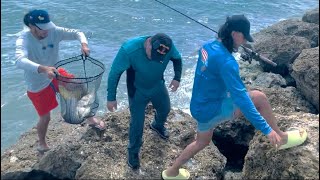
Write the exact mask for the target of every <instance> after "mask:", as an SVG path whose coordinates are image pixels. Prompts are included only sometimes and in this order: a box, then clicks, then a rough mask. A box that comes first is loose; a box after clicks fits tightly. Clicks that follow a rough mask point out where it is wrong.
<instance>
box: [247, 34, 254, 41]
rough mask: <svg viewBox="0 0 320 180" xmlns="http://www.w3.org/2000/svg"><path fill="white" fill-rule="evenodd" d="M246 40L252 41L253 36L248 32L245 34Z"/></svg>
mask: <svg viewBox="0 0 320 180" xmlns="http://www.w3.org/2000/svg"><path fill="white" fill-rule="evenodd" d="M245 38H246V40H247V41H249V42H253V38H252V36H251V35H250V34H248V35H247V36H245Z"/></svg>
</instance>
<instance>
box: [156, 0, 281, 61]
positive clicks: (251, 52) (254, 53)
mask: <svg viewBox="0 0 320 180" xmlns="http://www.w3.org/2000/svg"><path fill="white" fill-rule="evenodd" d="M155 1H156V2H158V3H160V4H162V5H164V6H166V7H168V8H169V9H171V10H173V11H175V12H177V13H179V14H181V15H183V16H185V17H187V18H189V19H191V20H192V21H194V22H196V23H198V24H200V25H201V26H203V27H205V28H207V29H209V30H211V31H213V32H215V33H218V32H217V31H215V30H214V29H212V28H210V27H208V26H206V25H204V24H202V23H201V22H199V21H197V20H195V19H193V18H192V17H190V16H188V15H186V14H184V13H182V12H180V11H178V10H176V9H174V8H172V7H171V6H169V5H167V4H165V3H163V2H161V1H159V0H155ZM241 47H242V48H243V49H244V50H245V51H246V52H247V53H249V54H250V55H251V56H253V57H255V58H259V59H261V60H263V61H265V62H266V63H269V64H271V65H272V66H277V64H276V63H275V62H273V61H271V60H270V59H268V58H266V57H264V56H262V55H260V54H259V53H256V52H254V51H253V50H252V49H250V48H247V47H245V46H243V45H241Z"/></svg>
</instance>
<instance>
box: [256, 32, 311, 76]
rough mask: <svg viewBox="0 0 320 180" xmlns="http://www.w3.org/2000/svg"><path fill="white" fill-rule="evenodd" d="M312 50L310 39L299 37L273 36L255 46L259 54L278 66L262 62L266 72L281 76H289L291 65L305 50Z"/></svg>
mask: <svg viewBox="0 0 320 180" xmlns="http://www.w3.org/2000/svg"><path fill="white" fill-rule="evenodd" d="M307 48H310V42H309V40H308V39H306V38H303V37H299V36H291V35H290V36H278V35H273V36H272V37H270V38H268V39H266V40H265V41H260V42H257V43H256V44H255V49H256V51H257V53H260V54H261V55H263V56H265V57H266V58H268V59H270V60H272V61H273V62H275V63H277V66H276V67H274V66H271V65H270V64H266V63H264V62H262V61H261V62H260V63H261V66H262V68H263V70H264V71H267V72H273V73H276V74H281V75H283V76H285V75H288V74H289V70H288V68H289V65H290V64H292V63H293V61H294V60H295V59H296V57H298V55H299V54H300V53H301V51H302V50H303V49H307Z"/></svg>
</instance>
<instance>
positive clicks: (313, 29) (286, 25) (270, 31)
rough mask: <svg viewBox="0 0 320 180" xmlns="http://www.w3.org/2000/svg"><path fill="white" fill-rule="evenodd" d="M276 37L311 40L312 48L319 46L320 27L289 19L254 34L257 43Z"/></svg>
mask: <svg viewBox="0 0 320 180" xmlns="http://www.w3.org/2000/svg"><path fill="white" fill-rule="evenodd" d="M274 36H299V37H304V38H306V39H308V40H310V42H309V43H310V46H311V47H316V46H318V39H319V25H317V24H314V23H308V22H304V21H301V20H298V19H287V20H283V21H280V22H278V23H276V24H273V25H272V26H269V27H267V28H265V29H263V30H261V31H260V32H258V33H255V34H253V37H254V39H255V41H256V42H263V41H265V40H267V39H269V38H272V37H274Z"/></svg>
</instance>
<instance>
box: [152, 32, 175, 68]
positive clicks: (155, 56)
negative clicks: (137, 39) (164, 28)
mask: <svg viewBox="0 0 320 180" xmlns="http://www.w3.org/2000/svg"><path fill="white" fill-rule="evenodd" d="M151 46H152V49H151V59H152V60H155V61H159V62H162V61H163V59H164V57H165V55H166V54H167V53H168V52H169V51H170V49H171V47H172V39H171V38H170V37H169V36H168V35H166V34H164V33H157V34H156V35H154V36H152V37H151Z"/></svg>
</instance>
